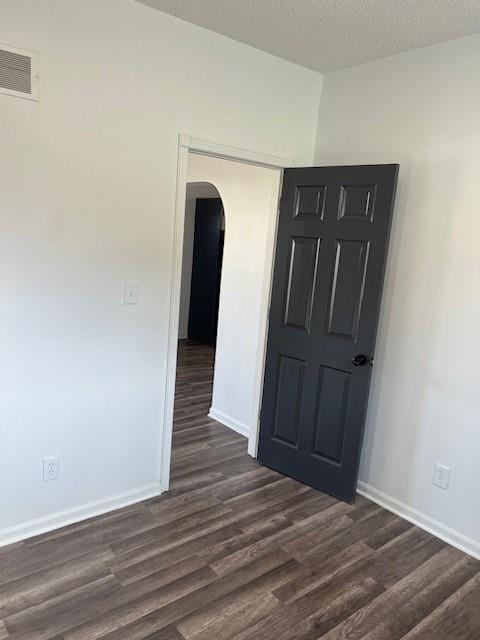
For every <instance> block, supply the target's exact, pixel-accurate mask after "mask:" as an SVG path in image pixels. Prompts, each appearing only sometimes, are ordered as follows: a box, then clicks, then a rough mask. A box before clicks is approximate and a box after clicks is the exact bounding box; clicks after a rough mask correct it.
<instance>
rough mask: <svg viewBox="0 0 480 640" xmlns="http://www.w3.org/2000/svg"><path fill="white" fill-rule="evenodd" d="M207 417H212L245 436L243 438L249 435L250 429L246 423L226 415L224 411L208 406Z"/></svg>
mask: <svg viewBox="0 0 480 640" xmlns="http://www.w3.org/2000/svg"><path fill="white" fill-rule="evenodd" d="M208 417H209V418H212V420H216V421H217V422H220V423H221V424H223V425H224V426H225V427H228V428H229V429H232V430H233V431H236V432H237V433H239V434H240V435H241V436H245V438H248V437H249V435H250V429H249V427H247V425H246V424H244V423H243V422H239V421H238V420H235V419H234V418H231V417H230V416H227V415H226V414H225V413H222V411H217V409H214V408H213V407H210V411H209V412H208Z"/></svg>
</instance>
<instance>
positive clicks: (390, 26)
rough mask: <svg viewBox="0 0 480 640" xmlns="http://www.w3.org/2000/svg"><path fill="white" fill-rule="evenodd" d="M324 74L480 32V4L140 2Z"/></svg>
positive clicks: (407, 0)
mask: <svg viewBox="0 0 480 640" xmlns="http://www.w3.org/2000/svg"><path fill="white" fill-rule="evenodd" d="M138 1H139V2H141V3H142V4H146V5H148V6H150V7H154V8H155V9H159V10H160V11H164V12H165V13H169V14H171V15H173V16H176V17H178V18H182V19H183V20H187V21H188V22H193V23H194V24H197V25H200V26H202V27H205V28H206V29H210V30H211V31H216V32H217V33H221V34H223V35H225V36H228V37H229V38H233V39H235V40H239V41H240V42H244V43H246V44H249V45H252V46H253V47H256V48H257V49H262V50H263V51H268V52H269V53H272V54H274V55H276V56H279V57H281V58H285V59H286V60H291V61H292V62H296V63H297V64H301V65H303V66H305V67H309V68H310V69H314V70H315V71H320V72H326V71H333V70H336V69H343V68H345V67H351V66H354V65H357V64H361V63H362V62H368V61H369V60H375V59H376V58H383V57H385V56H389V55H392V54H394V53H399V52H401V51H408V50H410V49H416V48H418V47H423V46H426V45H429V44H434V43H436V42H441V41H442V40H450V39H452V38H458V37H460V36H465V35H469V34H472V33H478V32H480V0H138Z"/></svg>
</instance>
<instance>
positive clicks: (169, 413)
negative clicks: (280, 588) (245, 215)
mask: <svg viewBox="0 0 480 640" xmlns="http://www.w3.org/2000/svg"><path fill="white" fill-rule="evenodd" d="M189 152H192V153H201V154H204V155H208V156H213V157H217V158H225V159H227V160H236V161H237V162H246V163H248V164H254V165H258V166H262V167H269V168H272V169H280V170H282V169H283V168H284V167H289V166H291V164H292V161H291V159H289V158H282V157H277V156H270V155H266V154H263V153H257V152H256V151H249V150H247V149H238V148H236V147H229V146H226V145H223V144H217V143H215V142H210V141H208V140H201V139H198V138H193V137H191V136H188V135H185V134H180V135H179V137H178V161H177V190H176V198H175V218H174V220H175V221H174V240H173V258H172V279H171V285H170V311H169V324H168V351H167V369H166V380H165V399H164V413H163V429H162V432H163V438H162V451H161V459H160V486H161V490H162V492H163V491H168V488H169V484H170V460H171V453H172V434H173V411H174V401H175V379H176V369H177V345H178V322H179V314H180V290H181V277H182V254H183V233H184V224H185V198H186V193H187V167H188V154H189ZM280 186H281V182H280ZM279 195H280V194H279ZM277 217H278V216H277ZM276 225H277V220H275V221H274V222H273V221H272V222H271V224H270V227H269V229H268V242H267V252H270V253H271V259H272V265H273V257H274V245H275V236H276ZM272 273H273V268H272ZM270 289H271V282H270V281H269V282H264V287H263V293H262V318H263V319H264V325H265V326H264V327H262V331H261V333H260V335H261V339H260V340H259V344H258V350H257V354H258V355H257V363H256V367H255V369H256V371H255V380H256V385H255V389H256V390H255V403H254V405H255V407H256V414H257V415H256V417H254V418H255V424H256V428H255V429H254V433H250V435H249V438H248V453H249V454H250V455H251V456H253V457H254V458H255V457H256V456H257V447H258V430H259V420H258V418H259V413H260V402H261V395H262V385H263V372H264V365H265V347H266V340H267V328H268V322H267V316H268V309H269V306H270Z"/></svg>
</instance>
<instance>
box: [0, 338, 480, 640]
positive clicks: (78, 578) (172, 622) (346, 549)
mask: <svg viewBox="0 0 480 640" xmlns="http://www.w3.org/2000/svg"><path fill="white" fill-rule="evenodd" d="M213 360H214V352H213V349H211V348H210V347H208V346H205V345H200V344H196V343H189V342H181V343H180V346H179V352H178V368H177V385H176V403H175V417H174V434H173V455H172V472H171V488H170V491H169V493H168V494H166V495H163V496H159V497H156V498H152V499H150V500H146V501H144V502H143V503H140V504H136V505H132V506H130V507H127V508H125V509H121V510H118V511H115V512H112V513H108V514H105V515H102V516H97V517H95V518H91V519H90V520H87V521H84V522H81V523H78V524H74V525H71V526H68V527H65V528H63V529H59V530H57V531H52V532H51V533H48V534H45V535H42V536H38V537H36V538H32V539H30V540H26V541H24V542H20V543H17V544H14V545H10V547H5V548H2V549H0V640H210V639H212V640H232V639H235V640H433V639H435V640H480V562H478V561H477V560H475V559H473V558H471V557H469V556H467V555H465V554H463V553H462V552H460V551H458V550H457V549H454V548H452V547H450V546H448V545H447V544H445V543H444V542H442V541H440V540H439V539H437V538H434V537H433V536H431V535H429V534H428V533H426V532H425V531H423V530H421V529H418V528H417V527H414V526H413V525H412V524H410V523H408V522H406V521H405V520H402V519H401V518H399V517H397V516H396V515H394V514H392V513H390V512H388V511H386V510H384V509H382V508H381V507H379V506H378V505H376V504H373V503H372V502H371V501H369V500H367V499H366V498H363V497H359V498H358V499H357V501H356V502H355V504H353V505H348V504H345V503H342V502H339V501H338V500H336V499H335V498H332V497H331V496H328V495H326V494H322V493H320V492H318V491H315V490H314V489H311V488H310V487H307V486H305V485H303V484H301V483H299V482H297V481H295V480H292V479H291V478H287V477H285V476H283V475H281V474H278V473H276V472H275V471H272V470H271V469H267V468H266V467H263V466H261V465H260V464H259V463H258V462H257V461H256V460H254V459H252V458H251V457H249V456H248V455H247V443H246V440H245V438H243V437H242V436H240V435H239V434H238V433H235V432H233V431H231V430H230V429H227V428H226V427H224V426H223V425H221V424H220V423H218V422H216V421H214V420H212V419H211V418H209V417H208V416H207V411H208V409H209V407H210V400H211V388H212V376H213Z"/></svg>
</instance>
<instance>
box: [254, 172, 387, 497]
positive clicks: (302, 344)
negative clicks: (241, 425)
mask: <svg viewBox="0 0 480 640" xmlns="http://www.w3.org/2000/svg"><path fill="white" fill-rule="evenodd" d="M397 175H398V165H372V166H354V167H322V168H307V169H287V170H285V173H284V179H283V188H282V197H281V201H280V216H279V226H278V236H277V248H276V256H275V265H274V277H273V288H272V302H271V308H270V321H269V331H268V344H267V359H266V368H265V381H264V389H263V400H262V411H261V419H260V441H259V460H260V462H262V463H263V464H265V465H267V466H269V467H272V468H274V469H277V470H278V471H280V472H281V473H284V474H286V475H289V476H292V477H294V478H297V479H298V480H301V481H302V482H305V483H306V484H309V485H311V486H313V487H315V488H317V489H321V490H323V491H326V492H327V493H330V494H332V495H334V496H336V497H338V498H340V499H342V500H346V501H349V502H350V501H352V500H353V499H354V496H355V487H356V481H357V473H358V461H359V456H360V448H361V442H362V435H363V428H364V423H365V413H366V409H367V401H368V390H369V384H370V377H371V372H372V364H373V354H374V347H375V335H376V331H377V324H378V316H379V310H380V301H381V295H382V286H383V277H384V271H385V263H386V256H387V247H388V238H389V232H390V224H391V218H392V210H393V202H394V197H395V188H396V183H397Z"/></svg>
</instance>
